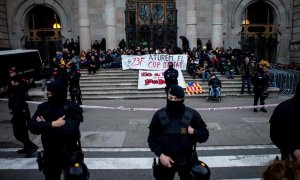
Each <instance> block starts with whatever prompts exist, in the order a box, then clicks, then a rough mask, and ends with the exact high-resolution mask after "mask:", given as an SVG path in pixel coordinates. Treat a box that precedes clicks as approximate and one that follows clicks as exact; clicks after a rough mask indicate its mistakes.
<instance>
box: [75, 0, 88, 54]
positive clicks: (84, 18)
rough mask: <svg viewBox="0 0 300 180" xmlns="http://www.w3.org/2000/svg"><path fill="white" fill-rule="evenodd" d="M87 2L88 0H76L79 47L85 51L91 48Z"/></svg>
mask: <svg viewBox="0 0 300 180" xmlns="http://www.w3.org/2000/svg"><path fill="white" fill-rule="evenodd" d="M88 4H89V1H88V0H78V10H79V36H80V49H82V50H85V51H86V50H88V49H90V48H91V33H90V20H89V7H88Z"/></svg>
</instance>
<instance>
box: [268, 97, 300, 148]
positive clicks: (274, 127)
mask: <svg viewBox="0 0 300 180" xmlns="http://www.w3.org/2000/svg"><path fill="white" fill-rule="evenodd" d="M299 112H300V103H299V102H296V100H295V98H292V99H289V100H286V101H284V102H282V103H280V104H279V105H278V106H277V107H276V108H275V110H274V112H273V114H272V116H271V119H270V125H271V126H270V137H271V140H272V141H273V143H274V144H275V145H276V146H277V147H278V148H279V149H280V150H281V152H282V153H283V154H293V152H294V151H295V150H296V149H300V139H299V137H300V119H299Z"/></svg>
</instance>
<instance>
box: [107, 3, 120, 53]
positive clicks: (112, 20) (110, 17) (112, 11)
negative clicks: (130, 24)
mask: <svg viewBox="0 0 300 180" xmlns="http://www.w3.org/2000/svg"><path fill="white" fill-rule="evenodd" d="M115 5H116V3H115V0H105V16H106V18H105V29H106V38H105V39H106V49H115V48H117V37H116V36H117V34H116V8H115Z"/></svg>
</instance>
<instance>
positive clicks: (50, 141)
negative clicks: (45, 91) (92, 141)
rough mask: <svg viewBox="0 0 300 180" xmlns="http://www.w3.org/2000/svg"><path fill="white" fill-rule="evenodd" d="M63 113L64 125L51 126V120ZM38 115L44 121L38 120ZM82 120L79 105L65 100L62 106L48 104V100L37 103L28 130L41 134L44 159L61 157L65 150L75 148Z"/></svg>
mask: <svg viewBox="0 0 300 180" xmlns="http://www.w3.org/2000/svg"><path fill="white" fill-rule="evenodd" d="M63 115H65V121H66V123H65V125H64V126H62V127H60V128H53V127H52V126H51V122H52V121H55V120H57V119H58V118H60V117H62V116H63ZM38 116H43V117H44V119H45V122H38V121H37V120H36V119H37V117H38ZM82 121H83V116H82V111H81V110H80V107H79V106H78V105H77V104H76V103H74V102H72V101H68V100H66V101H65V103H64V105H63V106H50V104H49V102H48V101H47V102H44V103H42V104H40V105H38V108H37V111H36V112H35V114H34V115H33V117H32V119H31V123H30V131H31V132H32V133H33V134H41V139H42V144H43V148H44V150H45V154H46V157H45V158H46V159H48V160H49V159H51V160H55V159H58V158H61V155H62V153H64V152H65V151H72V150H74V149H76V148H77V147H78V146H77V142H78V140H79V139H80V131H79V125H80V122H82Z"/></svg>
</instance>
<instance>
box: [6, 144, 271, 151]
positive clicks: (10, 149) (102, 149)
mask: <svg viewBox="0 0 300 180" xmlns="http://www.w3.org/2000/svg"><path fill="white" fill-rule="evenodd" d="M19 149H20V148H0V152H15V151H17V150H19ZM82 149H83V151H85V152H150V149H149V148H115V147H114V148H82ZM196 149H197V151H215V150H237V149H241V150H245V149H250V150H251V149H277V147H276V146H274V145H246V146H203V147H197V148H196Z"/></svg>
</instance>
